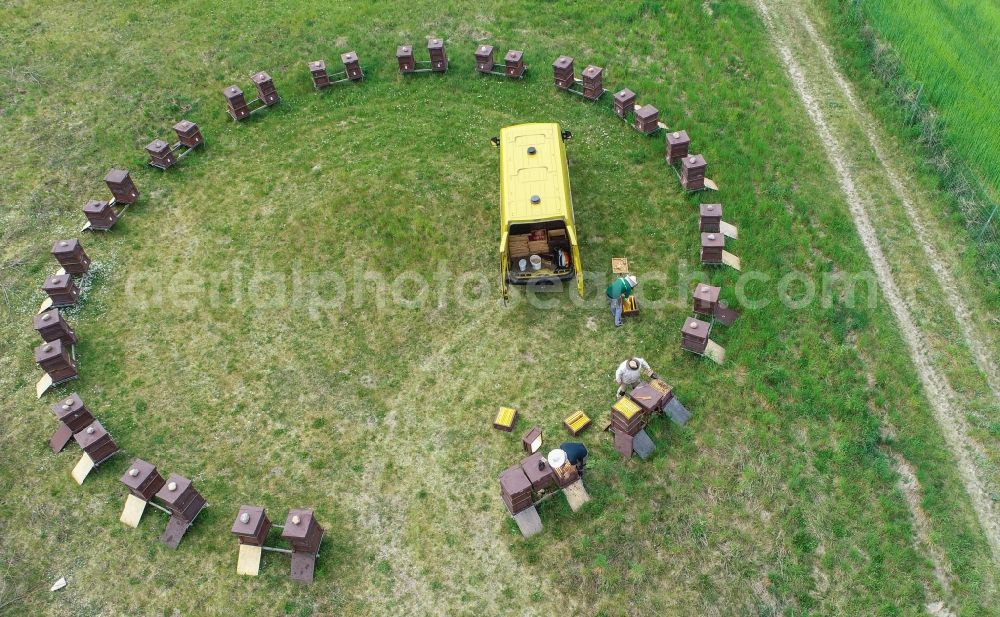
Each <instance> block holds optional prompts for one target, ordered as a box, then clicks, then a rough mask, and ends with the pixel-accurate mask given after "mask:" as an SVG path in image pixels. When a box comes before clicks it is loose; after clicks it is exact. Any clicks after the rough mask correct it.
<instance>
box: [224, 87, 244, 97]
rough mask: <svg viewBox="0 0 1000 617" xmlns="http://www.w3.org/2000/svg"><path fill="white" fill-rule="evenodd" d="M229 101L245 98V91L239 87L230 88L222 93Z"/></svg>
mask: <svg viewBox="0 0 1000 617" xmlns="http://www.w3.org/2000/svg"><path fill="white" fill-rule="evenodd" d="M222 94H224V95H225V97H226V98H227V99H231V98H236V97H238V96H243V91H242V90H240V87H239V86H229V87H228V88H226V89H224V90H223V91H222Z"/></svg>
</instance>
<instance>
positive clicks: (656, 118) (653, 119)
mask: <svg viewBox="0 0 1000 617" xmlns="http://www.w3.org/2000/svg"><path fill="white" fill-rule="evenodd" d="M659 122H660V110H659V109H657V108H655V107H653V106H652V105H643V106H642V107H638V108H636V110H635V125H634V126H635V128H636V130H638V131H639V132H640V133H645V134H647V135H648V134H650V133H652V132H654V131H656V129H658V128H660V125H659Z"/></svg>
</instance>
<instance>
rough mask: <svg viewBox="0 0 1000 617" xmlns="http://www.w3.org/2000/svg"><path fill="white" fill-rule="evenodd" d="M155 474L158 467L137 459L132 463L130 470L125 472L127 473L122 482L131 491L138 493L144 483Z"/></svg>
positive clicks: (123, 475)
mask: <svg viewBox="0 0 1000 617" xmlns="http://www.w3.org/2000/svg"><path fill="white" fill-rule="evenodd" d="M155 473H156V465H153V464H152V463H147V462H146V461H144V460H142V459H141V458H137V459H135V460H133V461H132V463H131V464H130V465H129V466H128V469H126V470H125V473H124V474H122V477H121V482H122V484H124V485H125V486H127V487H129V488H130V489H133V490H136V491H138V490H139V488H140V487H141V486H142V484H143V482H145V481H146V480H148V479H149V477H150V476H152V475H153V474H155Z"/></svg>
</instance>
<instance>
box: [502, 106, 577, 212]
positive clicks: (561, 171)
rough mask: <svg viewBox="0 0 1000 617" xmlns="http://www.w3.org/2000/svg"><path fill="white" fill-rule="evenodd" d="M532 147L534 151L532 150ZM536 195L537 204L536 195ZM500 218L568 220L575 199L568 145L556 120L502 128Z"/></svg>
mask: <svg viewBox="0 0 1000 617" xmlns="http://www.w3.org/2000/svg"><path fill="white" fill-rule="evenodd" d="M529 148H533V149H534V150H533V151H530V152H529ZM535 197H537V203H533V198H535ZM500 219H501V225H502V226H503V228H504V229H506V228H507V227H508V226H509V225H510V224H511V223H526V222H534V221H551V220H566V221H567V222H568V223H570V224H572V221H573V202H572V197H571V194H570V185H569V173H568V171H567V167H566V146H565V144H564V143H563V140H562V131H561V130H560V128H559V125H558V124H557V123H555V122H548V123H532V124H517V125H514V126H508V127H504V128H503V129H501V130H500Z"/></svg>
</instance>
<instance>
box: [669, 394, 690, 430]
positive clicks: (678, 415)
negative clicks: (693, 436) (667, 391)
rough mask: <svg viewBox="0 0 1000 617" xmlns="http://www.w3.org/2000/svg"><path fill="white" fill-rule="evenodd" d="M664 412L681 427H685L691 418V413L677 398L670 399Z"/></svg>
mask: <svg viewBox="0 0 1000 617" xmlns="http://www.w3.org/2000/svg"><path fill="white" fill-rule="evenodd" d="M663 412H664V413H665V414H667V416H669V417H670V419H671V420H673V421H674V422H675V423H676V424H678V425H679V426H684V424H685V423H687V421H688V418H690V417H691V412H689V411H688V410H687V408H686V407H684V405H682V404H681V402H680V401H678V400H677V397H673V398H671V399H670V402H668V403H667V404H666V406H665V407H664V408H663Z"/></svg>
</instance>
